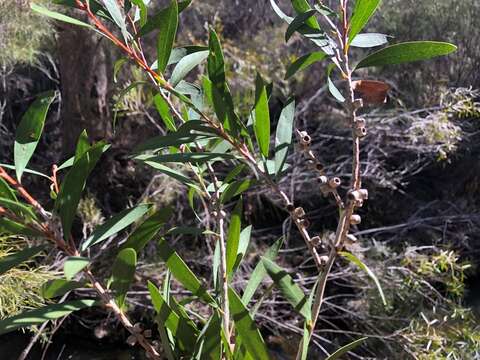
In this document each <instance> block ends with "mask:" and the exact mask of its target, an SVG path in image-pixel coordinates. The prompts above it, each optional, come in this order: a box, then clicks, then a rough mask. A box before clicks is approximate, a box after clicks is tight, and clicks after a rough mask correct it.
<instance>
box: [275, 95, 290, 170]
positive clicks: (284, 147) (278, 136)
mask: <svg viewBox="0 0 480 360" xmlns="http://www.w3.org/2000/svg"><path fill="white" fill-rule="evenodd" d="M294 121H295V99H293V98H292V99H290V100H288V101H287V104H286V105H285V106H284V108H283V109H282V112H281V113H280V119H279V120H278V124H277V132H276V133H275V174H276V175H277V176H278V175H280V174H281V173H282V171H283V168H284V165H285V161H286V160H287V156H288V148H289V147H290V144H291V143H292V134H293V123H294Z"/></svg>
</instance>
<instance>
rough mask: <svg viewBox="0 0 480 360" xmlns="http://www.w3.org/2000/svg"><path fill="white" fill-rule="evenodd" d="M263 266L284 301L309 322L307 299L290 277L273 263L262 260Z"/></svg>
mask: <svg viewBox="0 0 480 360" xmlns="http://www.w3.org/2000/svg"><path fill="white" fill-rule="evenodd" d="M262 261H263V266H265V270H267V273H268V275H269V276H270V277H271V278H272V280H273V282H274V283H275V285H277V287H278V289H279V290H280V292H281V293H282V295H283V296H284V297H285V299H286V300H287V301H288V302H289V303H290V304H291V305H292V306H293V307H294V308H295V310H296V311H298V312H299V313H300V314H301V315H303V317H304V318H305V319H306V320H311V318H312V312H311V309H310V306H309V304H308V297H307V296H306V295H305V294H304V293H303V291H302V289H300V287H299V286H298V285H297V284H295V282H294V281H293V279H292V277H291V276H290V275H289V274H288V273H287V272H286V271H285V270H284V269H282V268H281V267H280V266H278V265H277V264H275V263H274V262H273V261H271V260H269V259H266V258H262Z"/></svg>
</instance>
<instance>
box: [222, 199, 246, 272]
mask: <svg viewBox="0 0 480 360" xmlns="http://www.w3.org/2000/svg"><path fill="white" fill-rule="evenodd" d="M242 214H243V200H242V198H240V200H238V202H237V204H236V205H235V208H234V209H233V212H232V216H231V218H230V225H229V227H228V237H227V247H226V251H227V254H226V255H227V275H231V273H232V270H233V266H234V265H235V262H236V260H237V251H238V244H239V242H240V230H241V226H242Z"/></svg>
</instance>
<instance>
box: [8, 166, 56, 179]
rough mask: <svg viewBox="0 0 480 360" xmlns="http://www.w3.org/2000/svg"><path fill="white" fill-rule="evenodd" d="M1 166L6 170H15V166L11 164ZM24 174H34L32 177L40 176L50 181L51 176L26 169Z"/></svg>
mask: <svg viewBox="0 0 480 360" xmlns="http://www.w3.org/2000/svg"><path fill="white" fill-rule="evenodd" d="M0 166H2V167H4V168H6V169H11V170H15V166H14V165H10V164H0ZM23 172H24V173H27V174H32V175H37V176H40V177H43V178H45V179H50V176H48V175H45V174H43V173H41V172H39V171H35V170H31V169H24V170H23Z"/></svg>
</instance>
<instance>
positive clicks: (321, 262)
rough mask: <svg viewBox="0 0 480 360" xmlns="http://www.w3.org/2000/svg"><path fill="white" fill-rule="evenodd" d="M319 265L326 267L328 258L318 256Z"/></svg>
mask: <svg viewBox="0 0 480 360" xmlns="http://www.w3.org/2000/svg"><path fill="white" fill-rule="evenodd" d="M319 260H320V264H321V265H327V262H328V256H327V255H322V256H320V259H319Z"/></svg>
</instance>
